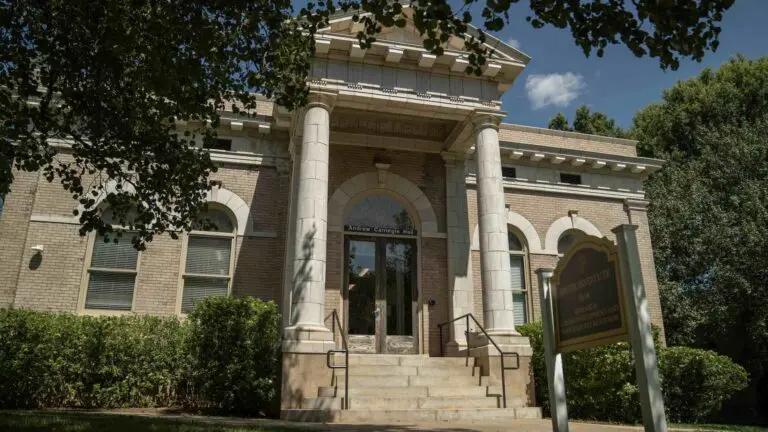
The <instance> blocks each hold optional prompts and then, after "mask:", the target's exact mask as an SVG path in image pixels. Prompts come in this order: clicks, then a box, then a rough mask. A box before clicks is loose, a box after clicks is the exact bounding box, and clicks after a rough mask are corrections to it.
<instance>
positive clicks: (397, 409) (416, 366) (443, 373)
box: [281, 354, 541, 423]
mask: <svg viewBox="0 0 768 432" xmlns="http://www.w3.org/2000/svg"><path fill="white" fill-rule="evenodd" d="M335 360H336V364H343V362H344V357H343V356H338V357H337V358H336V359H335ZM466 361H467V360H466V359H465V358H464V357H427V356H419V355H387V354H350V355H349V409H348V410H342V406H343V405H342V404H343V399H344V396H345V395H344V369H335V370H334V376H333V378H332V380H331V381H332V382H330V383H329V384H330V385H329V386H323V387H320V388H318V390H317V397H310V398H304V399H303V400H302V402H301V409H289V410H283V411H282V412H281V418H283V419H286V420H295V421H313V422H332V421H339V422H368V423H393V422H418V421H462V420H467V421H471V420H491V419H530V418H541V409H540V408H535V407H529V406H527V400H525V399H527V398H522V397H520V396H510V394H509V393H512V392H510V389H509V388H508V389H507V391H508V395H507V408H501V407H502V396H501V395H502V389H501V382H492V381H491V378H490V377H489V376H481V371H480V368H479V367H477V366H474V364H473V360H472V359H471V358H470V360H469V362H470V365H469V366H467V365H466Z"/></svg>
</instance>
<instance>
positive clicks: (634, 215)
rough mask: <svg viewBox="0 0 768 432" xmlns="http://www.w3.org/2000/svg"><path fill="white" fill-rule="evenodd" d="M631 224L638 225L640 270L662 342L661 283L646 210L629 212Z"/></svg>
mask: <svg viewBox="0 0 768 432" xmlns="http://www.w3.org/2000/svg"><path fill="white" fill-rule="evenodd" d="M629 213H630V220H631V223H632V224H634V225H637V231H636V235H637V248H638V250H639V252H640V268H641V271H642V273H643V281H644V282H645V296H646V298H647V299H648V312H649V313H650V314H651V319H652V320H653V323H654V324H656V325H657V326H658V327H659V330H660V337H661V340H662V341H665V340H666V336H665V333H664V322H663V321H662V320H661V316H662V315H661V298H660V297H659V282H658V280H657V279H656V263H655V262H654V260H653V246H652V245H651V232H650V227H649V226H648V213H646V211H645V210H629Z"/></svg>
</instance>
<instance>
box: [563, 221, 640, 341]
mask: <svg viewBox="0 0 768 432" xmlns="http://www.w3.org/2000/svg"><path fill="white" fill-rule="evenodd" d="M619 272H620V267H619V257H618V254H617V252H616V246H615V245H614V244H613V242H611V241H610V240H608V239H606V238H597V237H592V236H585V237H584V238H582V239H581V240H580V241H578V242H577V243H576V244H574V245H573V246H572V247H571V249H570V250H568V251H567V252H566V253H565V255H564V256H563V257H562V258H561V259H560V262H559V263H558V265H557V268H555V272H554V275H553V277H552V300H553V305H554V311H553V312H554V318H555V343H556V347H557V351H558V352H568V351H574V350H577V349H581V348H588V347H594V346H599V345H607V344H610V343H614V342H619V341H625V340H627V339H628V333H627V317H626V313H625V310H624V290H622V289H621V276H620V273H619Z"/></svg>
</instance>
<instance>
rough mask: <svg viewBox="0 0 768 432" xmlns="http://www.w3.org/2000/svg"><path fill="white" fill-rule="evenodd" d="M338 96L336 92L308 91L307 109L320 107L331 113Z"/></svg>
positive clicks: (323, 90)
mask: <svg viewBox="0 0 768 432" xmlns="http://www.w3.org/2000/svg"><path fill="white" fill-rule="evenodd" d="M338 95H339V93H338V92H335V91H331V90H325V89H322V90H320V89H310V90H309V96H308V97H307V108H312V107H321V108H325V109H326V110H327V111H328V112H331V111H332V110H333V106H334V105H335V104H336V98H337V97H338Z"/></svg>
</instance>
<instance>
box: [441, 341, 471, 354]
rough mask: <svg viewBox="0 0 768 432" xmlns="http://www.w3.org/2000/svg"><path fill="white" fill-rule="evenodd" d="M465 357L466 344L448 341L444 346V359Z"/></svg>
mask: <svg viewBox="0 0 768 432" xmlns="http://www.w3.org/2000/svg"><path fill="white" fill-rule="evenodd" d="M465 355H467V344H466V343H460V342H457V341H450V342H448V343H447V344H445V357H461V356H465Z"/></svg>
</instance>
